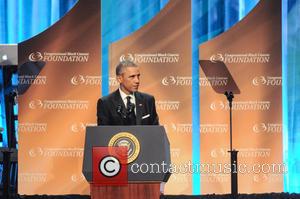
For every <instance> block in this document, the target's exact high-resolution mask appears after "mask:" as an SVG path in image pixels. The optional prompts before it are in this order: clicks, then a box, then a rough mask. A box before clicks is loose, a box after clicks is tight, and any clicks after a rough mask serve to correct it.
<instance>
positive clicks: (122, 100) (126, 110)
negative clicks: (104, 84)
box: [97, 60, 159, 125]
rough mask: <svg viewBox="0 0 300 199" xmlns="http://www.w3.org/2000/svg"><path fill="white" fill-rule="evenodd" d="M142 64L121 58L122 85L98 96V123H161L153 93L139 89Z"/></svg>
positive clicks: (117, 68)
mask: <svg viewBox="0 0 300 199" xmlns="http://www.w3.org/2000/svg"><path fill="white" fill-rule="evenodd" d="M140 75H141V74H140V70H139V66H137V65H136V64H135V63H133V62H131V61H128V60H126V61H122V62H120V63H119V64H118V65H117V67H116V78H117V81H118V82H119V84H120V86H119V88H118V89H117V90H116V91H114V92H112V93H111V94H109V95H108V96H104V97H102V98H100V99H99V100H98V103H97V123H98V125H159V121H158V115H157V113H156V108H155V99H154V97H153V96H152V95H149V94H146V93H142V92H138V88H139V85H140Z"/></svg>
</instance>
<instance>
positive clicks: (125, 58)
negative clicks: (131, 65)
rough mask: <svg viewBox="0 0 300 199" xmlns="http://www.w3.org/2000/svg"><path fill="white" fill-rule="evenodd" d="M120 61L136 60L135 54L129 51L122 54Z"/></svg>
mask: <svg viewBox="0 0 300 199" xmlns="http://www.w3.org/2000/svg"><path fill="white" fill-rule="evenodd" d="M120 61H121V62H122V61H131V62H134V56H133V55H132V54H131V53H127V54H126V55H121V56H120Z"/></svg>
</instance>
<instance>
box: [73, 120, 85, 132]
mask: <svg viewBox="0 0 300 199" xmlns="http://www.w3.org/2000/svg"><path fill="white" fill-rule="evenodd" d="M71 131H72V132H75V133H78V132H83V131H85V124H84V123H82V122H80V123H74V124H72V125H71Z"/></svg>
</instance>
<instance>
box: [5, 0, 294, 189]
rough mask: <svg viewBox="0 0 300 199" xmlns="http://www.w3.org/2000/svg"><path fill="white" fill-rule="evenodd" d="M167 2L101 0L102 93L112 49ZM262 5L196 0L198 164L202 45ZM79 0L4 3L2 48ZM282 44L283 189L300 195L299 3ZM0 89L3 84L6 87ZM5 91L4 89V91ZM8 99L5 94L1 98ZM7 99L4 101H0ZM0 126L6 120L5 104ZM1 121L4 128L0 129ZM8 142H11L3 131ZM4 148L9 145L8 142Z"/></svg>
mask: <svg viewBox="0 0 300 199" xmlns="http://www.w3.org/2000/svg"><path fill="white" fill-rule="evenodd" d="M167 2H168V1H167V0H161V1H160V0H154V1H150V0H149V1H148V0H147V1H143V0H126V2H124V0H123V1H121V0H116V1H110V0H102V2H101V3H102V58H103V60H102V62H103V63H102V71H103V75H104V77H103V78H104V79H103V80H104V81H103V83H104V84H103V86H102V91H103V94H107V93H108V87H109V85H108V45H109V43H111V42H114V41H116V40H118V39H120V38H122V37H124V36H126V35H129V34H130V33H132V32H134V31H135V30H137V29H138V28H140V27H141V26H143V25H144V24H145V23H147V22H148V21H149V20H150V19H151V18H152V17H153V16H155V15H156V14H157V13H158V12H159V11H160V10H161V9H162V8H163V7H164V5H165V4H166V3H167ZM257 2H258V0H230V1H229V0H209V1H207V0H192V53H193V54H192V55H193V68H192V70H193V71H192V74H193V77H192V78H193V98H192V103H193V161H194V162H195V163H197V162H199V160H200V156H199V154H200V153H199V133H198V132H199V131H198V129H199V126H198V124H199V117H198V115H199V86H198V79H199V76H198V74H199V66H198V48H197V45H198V44H199V43H202V42H205V41H207V40H209V39H211V38H213V37H215V36H216V35H218V34H220V33H222V32H224V31H226V30H228V29H229V28H230V27H231V26H232V25H234V24H235V23H236V22H238V21H239V20H241V19H242V18H243V17H244V16H245V15H246V14H247V13H248V12H249V11H250V10H251V9H252V8H253V7H254V6H255V5H256V4H257ZM74 3H76V0H26V1H22V0H1V1H0V43H1V44H9V43H18V42H22V41H24V40H26V39H29V38H31V37H33V36H35V35H36V34H38V33H40V32H41V31H43V30H45V29H46V28H47V27H49V26H50V25H52V24H53V23H55V22H56V21H57V20H59V19H60V18H61V17H62V16H63V15H64V14H65V13H66V12H67V11H68V10H69V9H70V8H71V7H72V6H73V5H74ZM282 8H283V13H282V17H283V18H282V22H283V23H282V24H283V27H282V33H283V34H282V35H283V38H282V41H283V45H282V46H283V52H282V55H283V58H282V62H283V63H282V67H283V68H282V69H283V70H282V72H283V128H284V129H283V132H284V134H283V139H284V143H283V147H284V148H283V150H284V151H283V154H284V162H285V163H286V164H287V165H288V173H287V174H286V175H285V179H284V190H285V191H288V192H300V181H299V178H300V169H299V168H300V166H299V165H300V158H299V157H300V150H299V149H298V148H299V146H300V123H299V115H298V113H299V111H300V103H299V102H300V93H299V86H300V85H299V84H300V68H299V66H298V67H297V65H299V62H300V56H299V55H300V38H299V36H298V35H299V33H300V23H299V22H298V19H299V18H300V11H299V10H300V0H282ZM1 85H3V84H2V83H1ZM1 90H3V89H1ZM0 94H1V96H3V93H0ZM1 98H2V99H3V97H1ZM1 107H2V109H1V118H3V120H1V121H0V125H2V126H4V125H5V124H4V122H3V121H5V115H4V110H3V108H4V105H3V100H1ZM1 122H2V124H1ZM3 137H4V138H5V137H6V132H4V134H3ZM4 145H5V143H4ZM199 181H200V176H199V175H194V176H193V187H194V190H193V193H194V194H199V193H200V189H199V187H200V186H199Z"/></svg>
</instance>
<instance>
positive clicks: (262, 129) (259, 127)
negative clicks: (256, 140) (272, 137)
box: [253, 123, 268, 133]
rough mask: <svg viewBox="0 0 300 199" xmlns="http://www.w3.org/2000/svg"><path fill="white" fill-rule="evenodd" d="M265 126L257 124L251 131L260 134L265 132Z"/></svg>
mask: <svg viewBox="0 0 300 199" xmlns="http://www.w3.org/2000/svg"><path fill="white" fill-rule="evenodd" d="M267 129H268V128H267V125H266V124H265V123H259V124H255V125H254V126H253V131H254V132H255V133H260V132H265V131H267Z"/></svg>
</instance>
